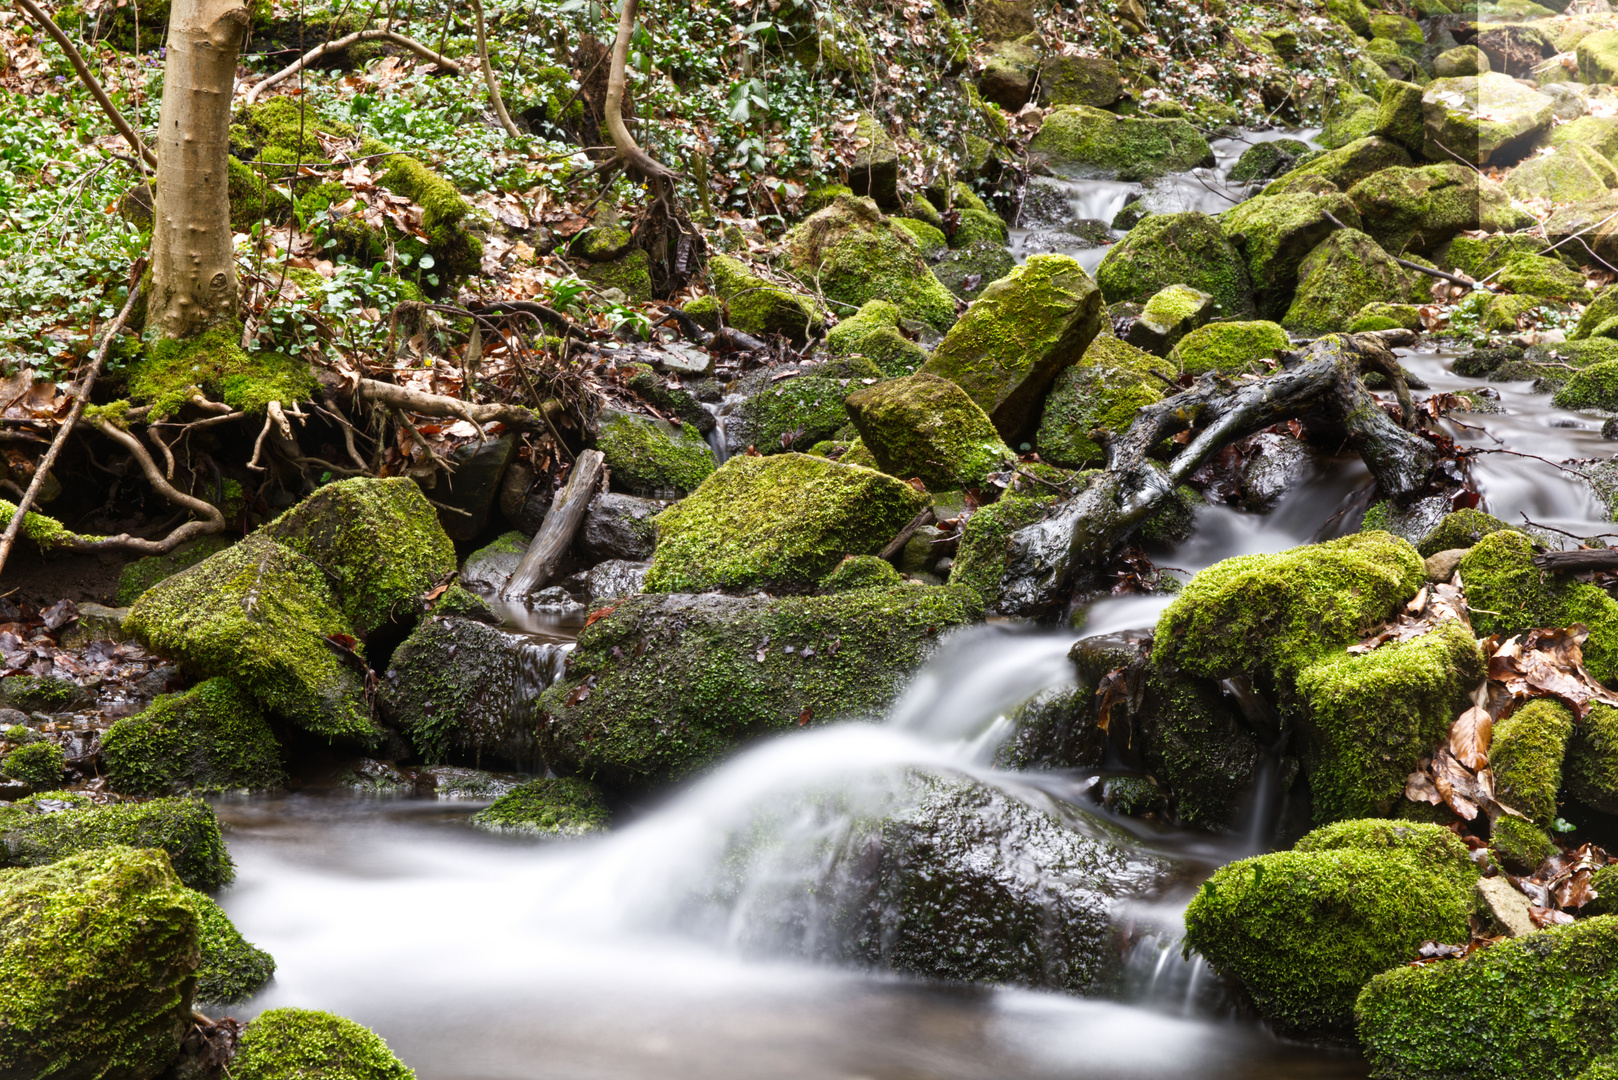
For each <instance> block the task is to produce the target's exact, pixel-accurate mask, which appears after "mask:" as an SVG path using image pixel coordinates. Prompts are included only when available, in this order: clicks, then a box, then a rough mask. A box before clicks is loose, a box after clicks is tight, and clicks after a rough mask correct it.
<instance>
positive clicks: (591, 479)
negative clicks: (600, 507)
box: [500, 450, 607, 600]
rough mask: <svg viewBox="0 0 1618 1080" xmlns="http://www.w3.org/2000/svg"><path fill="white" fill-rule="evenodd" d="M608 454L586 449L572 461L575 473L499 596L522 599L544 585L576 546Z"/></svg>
mask: <svg viewBox="0 0 1618 1080" xmlns="http://www.w3.org/2000/svg"><path fill="white" fill-rule="evenodd" d="M606 460H607V459H606V456H605V455H603V454H602V453H601V451H599V450H586V451H584V453H582V454H580V455H579V458H578V460H577V461H576V462H574V463H573V472H572V473H571V474H570V475H569V476H568V478H567V485H566V486H565V487H563V488H562V490H561V491H559V492H557V494H556V498H555V499H554V500H552V502H551V509H550V513H548V514H546V515H545V522H544V524H542V525H541V526H540V527H539V532H538V533H536V534H535V535H534V539H533V540H532V541H531V542H530V543H529V544H528V551H527V553H526V554H524V555H523V557H522V562H520V563H518V564H517V569H516V570H514V571H513V572H512V574H511V577H510V578H509V579H507V581H506V586H505V588H504V589H502V590H501V591H500V595H501V596H504V597H507V598H509V599H519V600H520V599H521V598H523V597H525V596H527V595H529V594H530V593H533V592H536V591H537V590H539V589H541V588H543V587H544V585H545V582H547V581H549V580H550V576H551V573H552V572H553V571H554V570H555V569H556V564H557V563H558V562H560V561H561V559H562V556H563V555H565V554H567V549H568V548H570V547H572V546H573V534H574V533H576V532H578V531H579V526H580V525H581V524H583V523H584V512H585V511H586V510H587V509H589V506H590V500H591V499H592V498H594V497H595V493H596V487H597V486H598V485H599V484H600V482H601V474H602V472H603V471H605V469H606Z"/></svg>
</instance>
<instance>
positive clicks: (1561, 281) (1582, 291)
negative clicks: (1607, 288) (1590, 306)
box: [1495, 255, 1590, 304]
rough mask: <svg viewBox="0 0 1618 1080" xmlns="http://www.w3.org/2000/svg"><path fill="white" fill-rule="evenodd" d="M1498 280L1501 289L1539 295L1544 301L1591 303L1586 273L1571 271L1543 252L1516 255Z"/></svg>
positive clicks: (1499, 275) (1502, 270)
mask: <svg viewBox="0 0 1618 1080" xmlns="http://www.w3.org/2000/svg"><path fill="white" fill-rule="evenodd" d="M1495 282H1496V283H1498V284H1499V285H1500V287H1501V288H1503V289H1506V290H1508V291H1510V292H1514V293H1520V294H1522V295H1524V296H1537V297H1539V298H1540V299H1542V300H1568V301H1572V302H1574V303H1580V304H1583V303H1587V302H1588V301H1589V300H1590V290H1589V289H1587V288H1586V287H1585V284H1584V275H1583V274H1581V273H1580V272H1579V271H1577V270H1569V269H1568V268H1567V267H1566V266H1564V265H1562V263H1560V262H1558V261H1557V260H1555V259H1548V258H1546V257H1545V256H1543V255H1515V256H1513V257H1511V258H1510V259H1508V260H1506V264H1505V266H1504V267H1502V268H1501V270H1500V273H1499V274H1497V275H1496V276H1495Z"/></svg>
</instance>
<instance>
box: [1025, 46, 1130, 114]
mask: <svg viewBox="0 0 1618 1080" xmlns="http://www.w3.org/2000/svg"><path fill="white" fill-rule="evenodd" d="M1122 94H1123V80H1122V79H1121V78H1120V75H1119V69H1118V63H1117V61H1115V60H1113V59H1112V58H1111V57H1106V56H1049V57H1046V58H1045V62H1044V64H1043V65H1042V66H1041V68H1040V72H1039V96H1040V103H1041V104H1042V105H1091V106H1094V107H1095V108H1098V109H1104V108H1106V107H1107V106H1108V105H1111V104H1113V103H1114V102H1116V101H1117V100H1118V99H1119V97H1121V96H1122Z"/></svg>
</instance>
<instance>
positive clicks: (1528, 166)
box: [1505, 147, 1612, 203]
mask: <svg viewBox="0 0 1618 1080" xmlns="http://www.w3.org/2000/svg"><path fill="white" fill-rule="evenodd" d="M1578 149H1579V148H1578V147H1569V148H1566V149H1563V150H1558V151H1557V152H1556V153H1554V154H1550V155H1546V156H1536V157H1531V158H1529V159H1528V160H1527V161H1524V162H1523V163H1522V164H1521V165H1518V166H1517V167H1516V168H1515V169H1512V170H1511V173H1510V174H1509V175H1508V176H1507V177H1506V180H1505V188H1506V190H1507V191H1509V192H1510V193H1511V194H1512V195H1513V196H1514V197H1515V198H1518V199H1523V200H1525V201H1526V200H1529V199H1547V200H1549V201H1550V202H1553V203H1569V202H1579V201H1580V200H1583V199H1598V198H1600V197H1601V196H1603V195H1605V194H1606V193H1607V188H1608V187H1609V186H1610V185H1609V184H1608V183H1607V180H1606V177H1605V176H1604V175H1603V173H1602V171H1600V170H1598V169H1597V167H1596V165H1595V164H1594V163H1592V162H1590V161H1586V160H1585V159H1584V157H1583V156H1582V155H1581V154H1579V153H1578V152H1577V151H1578ZM1586 153H1590V151H1586ZM1592 156H1594V157H1596V160H1598V161H1604V159H1601V158H1600V157H1599V155H1592ZM1606 164H1607V171H1608V172H1610V171H1611V169H1612V165H1611V164H1610V163H1606Z"/></svg>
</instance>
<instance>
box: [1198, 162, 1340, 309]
mask: <svg viewBox="0 0 1618 1080" xmlns="http://www.w3.org/2000/svg"><path fill="white" fill-rule="evenodd" d="M1332 218H1336V219H1337V220H1338V221H1340V222H1342V223H1343V224H1344V225H1347V226H1348V227H1349V228H1351V229H1357V228H1359V226H1360V215H1359V212H1358V211H1357V210H1355V209H1354V204H1353V203H1352V202H1350V201H1349V198H1348V196H1347V195H1344V194H1342V193H1340V192H1339V193H1333V194H1325V195H1317V194H1300V195H1280V196H1263V197H1260V198H1256V199H1249V200H1247V201H1246V202H1244V203H1242V204H1241V205H1240V206H1237V207H1235V208H1233V209H1231V210H1227V211H1226V212H1225V213H1224V214H1222V215H1220V218H1219V224H1220V226H1221V227H1222V228H1223V229H1224V230H1225V235H1226V236H1228V237H1230V241H1231V243H1232V244H1234V245H1235V246H1236V250H1237V251H1239V252H1241V254H1242V257H1243V258H1244V259H1246V260H1247V273H1248V277H1249V278H1250V279H1251V280H1252V283H1253V298H1254V300H1255V302H1256V304H1257V306H1258V311H1259V314H1260V315H1261V316H1262V317H1264V318H1266V319H1278V318H1280V317H1281V316H1282V315H1284V314H1285V313H1286V310H1287V307H1288V306H1289V305H1290V304H1291V303H1292V294H1293V291H1294V290H1295V289H1296V288H1297V284H1298V267H1299V266H1300V265H1301V264H1302V263H1303V260H1304V259H1305V258H1306V257H1307V256H1308V255H1309V253H1310V252H1311V251H1313V250H1314V249H1315V248H1317V247H1319V246H1320V243H1321V241H1323V240H1325V239H1326V237H1328V236H1330V235H1331V234H1332V233H1333V232H1335V231H1336V230H1337V226H1336V225H1334V224H1333V223H1332V220H1331V219H1332Z"/></svg>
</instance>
